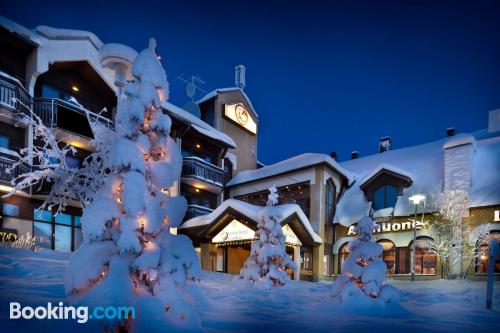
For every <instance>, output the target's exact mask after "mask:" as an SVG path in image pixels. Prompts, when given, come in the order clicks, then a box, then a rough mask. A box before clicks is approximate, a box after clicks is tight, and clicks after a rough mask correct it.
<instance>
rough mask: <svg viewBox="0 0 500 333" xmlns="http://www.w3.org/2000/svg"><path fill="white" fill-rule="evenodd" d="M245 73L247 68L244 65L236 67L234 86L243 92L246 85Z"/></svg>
mask: <svg viewBox="0 0 500 333" xmlns="http://www.w3.org/2000/svg"><path fill="white" fill-rule="evenodd" d="M245 72H246V68H245V66H243V65H238V66H236V67H234V84H235V85H236V87H238V88H240V89H241V90H243V89H245V85H246V78H245Z"/></svg>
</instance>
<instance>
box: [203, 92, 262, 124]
mask: <svg viewBox="0 0 500 333" xmlns="http://www.w3.org/2000/svg"><path fill="white" fill-rule="evenodd" d="M231 91H239V92H241V94H242V95H243V97H244V98H245V99H246V101H247V103H248V105H250V108H251V109H252V111H253V113H254V115H255V117H257V118H259V115H258V114H257V111H255V108H254V107H253V104H252V101H251V100H250V98H248V96H247V94H246V93H245V92H244V91H243V90H242V89H241V88H239V87H229V88H218V89H214V90H212V91H210V92H208V93H207V94H206V95H205V96H203V97H202V98H200V99H199V100H197V101H196V103H198V104H201V103H203V102H206V101H208V100H209V99H212V98H214V97H215V96H217V95H218V94H219V93H224V92H231Z"/></svg>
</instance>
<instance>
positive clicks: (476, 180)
mask: <svg viewBox="0 0 500 333" xmlns="http://www.w3.org/2000/svg"><path fill="white" fill-rule="evenodd" d="M499 203H500V136H497V137H493V138H489V139H485V140H481V141H478V142H477V143H476V149H475V152H474V157H473V159H472V184H471V192H470V205H471V206H472V207H480V206H489V205H498V204H499Z"/></svg>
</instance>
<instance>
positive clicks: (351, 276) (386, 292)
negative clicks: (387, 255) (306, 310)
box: [333, 217, 399, 302]
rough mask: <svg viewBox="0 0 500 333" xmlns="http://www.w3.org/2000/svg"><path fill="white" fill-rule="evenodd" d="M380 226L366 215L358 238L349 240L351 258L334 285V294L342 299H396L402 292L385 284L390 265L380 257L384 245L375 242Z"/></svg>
mask: <svg viewBox="0 0 500 333" xmlns="http://www.w3.org/2000/svg"><path fill="white" fill-rule="evenodd" d="M376 228H377V225H376V224H375V223H374V222H373V221H372V219H371V218H369V217H365V218H363V219H362V220H361V221H359V222H358V225H357V226H356V233H357V239H355V240H352V241H350V242H349V245H348V246H349V251H350V254H349V257H347V260H346V261H345V263H344V264H343V266H342V275H340V276H339V277H338V278H337V279H336V280H335V282H334V284H333V295H334V297H337V298H339V299H340V300H341V301H347V300H349V299H351V297H352V299H353V300H355V302H358V301H363V299H367V298H380V299H382V300H383V301H385V302H391V301H396V300H397V299H398V297H399V296H398V294H399V293H398V291H397V289H396V288H394V287H392V286H391V285H388V284H386V283H385V279H386V271H387V266H386V265H385V263H384V261H383V260H382V258H381V257H380V256H381V254H382V252H383V251H384V249H383V248H382V245H380V244H378V243H375V242H373V241H372V233H373V231H374V230H375V229H376Z"/></svg>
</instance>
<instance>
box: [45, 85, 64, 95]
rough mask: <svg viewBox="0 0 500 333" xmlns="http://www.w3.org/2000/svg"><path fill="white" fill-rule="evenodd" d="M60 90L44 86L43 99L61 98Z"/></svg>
mask: <svg viewBox="0 0 500 333" xmlns="http://www.w3.org/2000/svg"><path fill="white" fill-rule="evenodd" d="M59 95H60V93H59V90H57V89H56V88H54V87H52V86H51V85H48V84H43V85H42V97H45V98H59V97H60V96H59Z"/></svg>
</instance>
